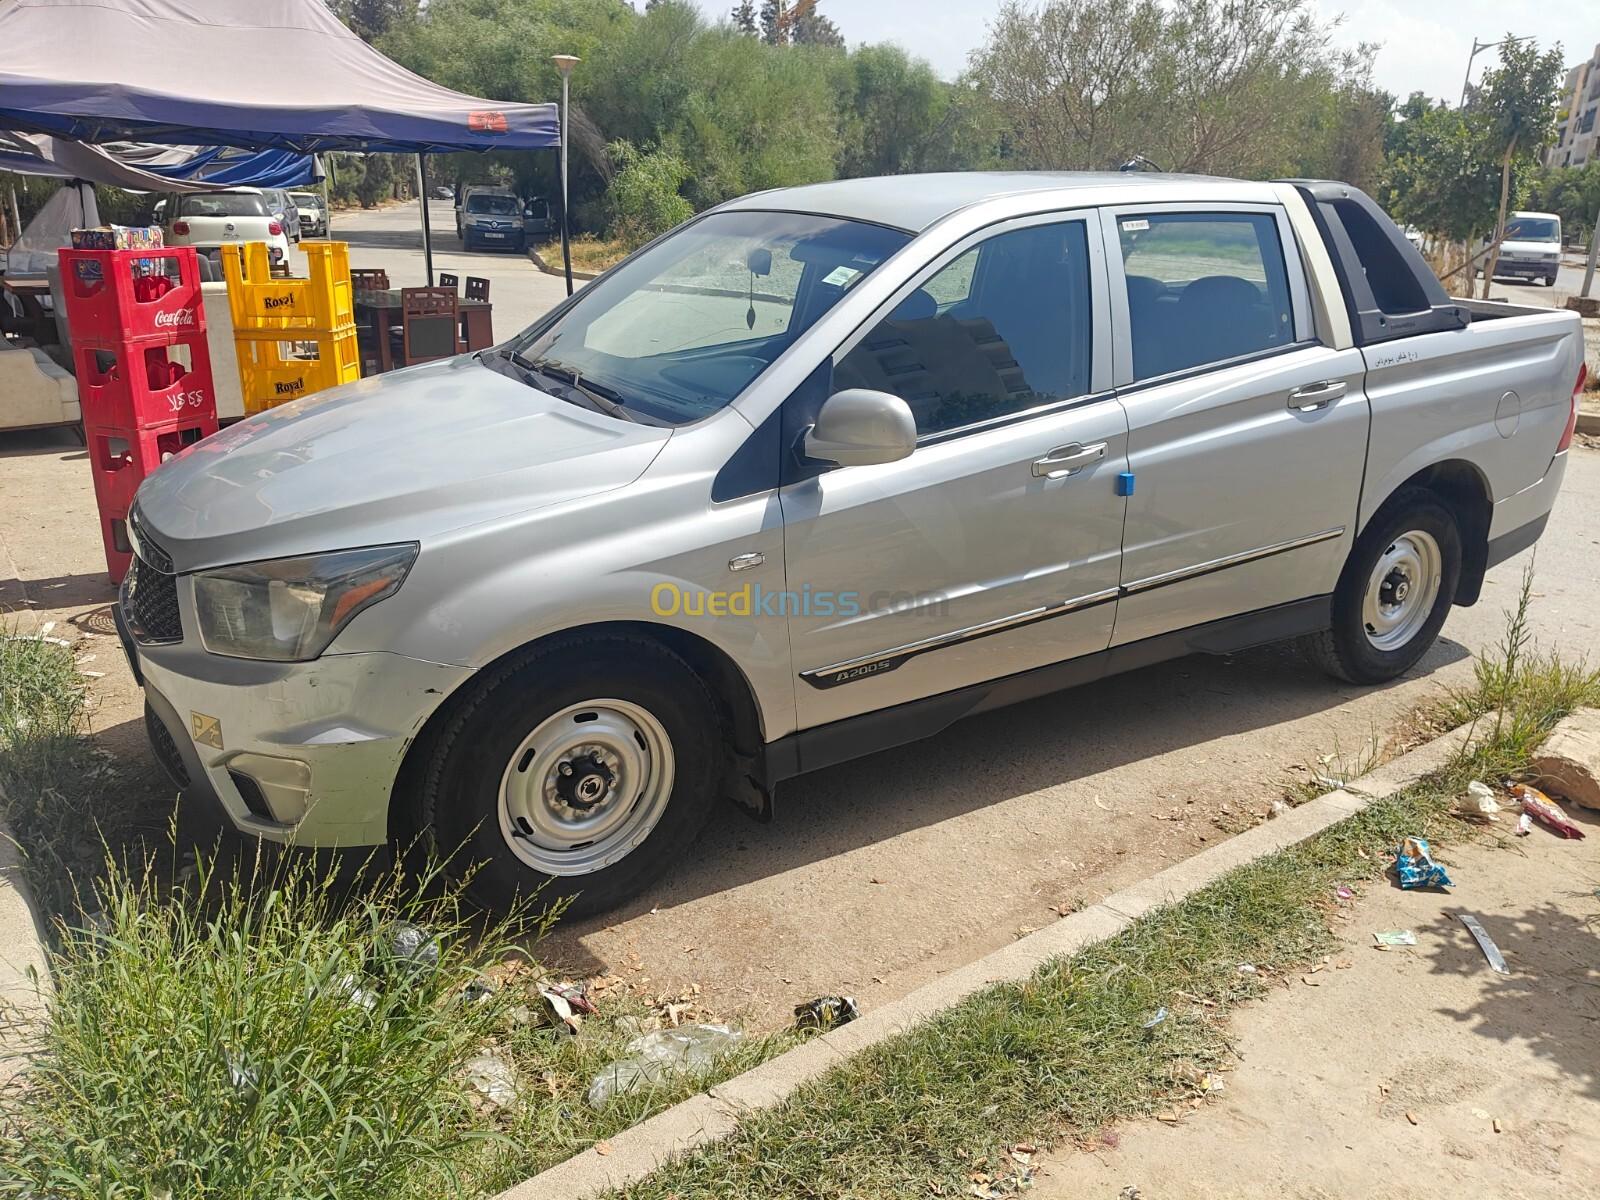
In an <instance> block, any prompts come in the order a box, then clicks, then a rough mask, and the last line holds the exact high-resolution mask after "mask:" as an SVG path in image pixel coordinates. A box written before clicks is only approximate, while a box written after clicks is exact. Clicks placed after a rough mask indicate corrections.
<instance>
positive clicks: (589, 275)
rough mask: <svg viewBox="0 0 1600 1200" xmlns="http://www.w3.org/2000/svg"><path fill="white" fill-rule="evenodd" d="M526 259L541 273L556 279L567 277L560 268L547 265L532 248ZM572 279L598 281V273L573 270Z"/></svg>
mask: <svg viewBox="0 0 1600 1200" xmlns="http://www.w3.org/2000/svg"><path fill="white" fill-rule="evenodd" d="M528 257H529V258H530V259H531V260H532V261H533V265H534V266H536V267H538V268H539V270H541V271H543V272H544V273H545V274H546V275H555V276H557V277H559V278H561V279H565V278H566V277H567V273H566V272H565V271H563V270H562V269H561V268H560V267H552V266H551V265H550V264H549V263H547V262H545V260H544V256H543V255H541V254H540V253H539V252H538V251H537V250H535V249H534V248H533V247H532V246H529V247H528ZM572 277H573V278H574V279H598V278H600V276H599V274H598V272H595V271H580V270H578V269H577V268H573V271H572Z"/></svg>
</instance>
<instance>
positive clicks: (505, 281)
mask: <svg viewBox="0 0 1600 1200" xmlns="http://www.w3.org/2000/svg"><path fill="white" fill-rule="evenodd" d="M417 207H418V206H417V203H416V201H414V200H412V201H407V202H406V203H404V204H395V205H391V206H389V207H387V208H376V209H350V210H347V211H340V212H336V213H334V214H333V229H332V232H331V234H330V236H331V237H332V238H333V239H334V240H336V241H342V242H348V243H349V244H350V265H351V266H353V267H382V268H384V269H385V270H387V271H388V272H389V282H390V283H391V284H393V285H394V286H395V287H421V286H422V285H423V284H424V283H426V282H427V277H426V272H425V270H424V264H423V257H422V219H421V215H420V214H419V213H418V211H417ZM428 208H429V210H430V211H429V215H430V216H431V218H432V220H431V221H430V226H431V229H432V232H433V269H434V271H435V272H439V271H452V272H454V273H455V274H457V275H459V276H461V277H462V278H465V277H466V276H468V275H481V276H483V277H484V278H486V279H488V280H489V285H490V286H489V298H490V299H491V300H493V301H494V330H495V336H496V338H498V339H501V340H503V339H505V338H507V337H510V336H511V335H512V334H513V333H515V332H516V331H517V330H519V329H522V328H525V327H526V326H528V325H529V324H531V323H532V322H533V320H534V319H535V318H536V317H538V316H539V315H540V314H541V313H543V312H545V311H546V310H548V309H549V308H551V307H552V306H553V305H555V304H557V303H559V302H560V301H561V300H562V299H563V298H564V297H565V296H566V294H567V288H566V281H565V280H563V279H561V278H559V277H557V276H555V275H546V274H544V273H543V272H542V271H540V270H539V268H538V267H536V266H534V264H533V263H532V261H531V260H529V258H528V257H527V255H525V254H516V253H512V252H511V251H505V250H502V251H493V250H465V249H463V248H462V246H461V239H459V238H458V237H456V226H455V215H454V214H455V209H454V208H453V207H452V205H451V203H450V202H449V201H448V200H433V201H429V204H428ZM290 256H291V258H292V260H293V263H294V266H293V270H294V273H295V274H300V275H303V274H304V273H305V270H306V265H305V256H304V255H303V254H301V253H300V252H299V251H298V250H291V251H290ZM578 282H579V283H580V285H581V282H582V281H581V280H580V281H578Z"/></svg>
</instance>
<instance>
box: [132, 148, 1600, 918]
mask: <svg viewBox="0 0 1600 1200" xmlns="http://www.w3.org/2000/svg"><path fill="white" fill-rule="evenodd" d="M1582 363H1583V336H1582V328H1581V324H1580V321H1579V319H1578V316H1577V314H1575V313H1571V312H1561V311H1555V310H1550V309H1543V308H1532V307H1519V306H1516V305H1510V304H1502V303H1492V302H1475V301H1464V300H1452V299H1450V298H1449V297H1447V296H1446V295H1445V293H1444V292H1443V290H1442V289H1441V287H1440V285H1439V283H1438V281H1437V280H1436V279H1435V278H1434V277H1433V275H1432V274H1431V273H1430V272H1429V271H1428V269H1427V267H1426V266H1425V265H1424V263H1423V262H1422V260H1421V258H1420V256H1419V255H1418V254H1417V253H1416V251H1415V249H1414V248H1413V247H1412V246H1411V245H1410V244H1409V243H1408V242H1407V241H1406V239H1405V237H1404V236H1403V235H1402V234H1401V232H1400V231H1399V230H1398V229H1397V228H1396V227H1395V226H1394V224H1393V223H1392V222H1391V221H1390V220H1389V218H1388V217H1387V216H1385V215H1384V213H1383V212H1382V211H1381V210H1380V209H1379V208H1378V206H1377V205H1376V204H1374V203H1373V202H1372V201H1371V200H1370V199H1368V198H1367V197H1366V196H1365V195H1363V194H1362V193H1361V192H1359V191H1357V190H1356V189H1354V188H1351V187H1348V186H1345V185H1343V184H1337V183H1318V182H1306V181H1296V182H1280V183H1259V182H1258V183H1245V182H1233V181H1227V180H1204V179H1196V178H1190V177H1181V176H1166V177H1163V176H1158V175H1151V174H1139V175H1131V174H1129V175H1074V174H1040V175H1028V174H995V175H987V174H971V175H932V176H920V177H919V176H902V177H898V178H890V179H855V180H848V181H840V182H834V183H825V184H816V185H811V186H805V187H796V188H790V189H783V190H777V191H768V192H764V193H761V194H760V195H758V196H752V197H747V198H744V199H741V200H735V201H733V202H731V203H728V204H724V205H722V206H721V207H719V208H716V209H713V210H712V211H710V212H707V213H704V214H702V215H700V216H698V217H696V218H695V219H694V220H692V221H690V222H689V223H687V224H685V225H684V226H682V227H680V228H679V229H677V230H676V231H674V232H672V233H671V234H669V235H668V236H666V237H664V238H662V239H659V240H657V241H655V242H653V243H651V244H650V245H648V246H647V247H646V248H644V249H643V250H641V251H639V252H637V253H636V254H634V255H633V256H631V257H630V258H628V259H627V260H625V261H624V262H623V263H622V264H620V265H619V266H617V267H615V268H613V269H612V270H610V271H608V272H607V273H606V274H605V275H603V276H601V277H600V279H598V280H597V281H595V282H594V283H591V284H589V285H588V286H587V287H585V288H584V289H583V290H582V291H581V292H579V293H578V295H577V296H576V297H575V298H574V299H573V300H571V301H569V302H567V303H564V304H562V305H560V306H558V307H557V308H555V309H554V310H552V312H551V313H549V314H548V315H546V316H545V317H543V318H542V319H541V320H539V321H538V322H537V323H535V324H534V325H533V326H532V327H531V328H529V329H528V330H527V331H525V332H524V333H522V334H521V335H519V336H517V337H514V338H512V339H511V340H510V341H508V342H507V343H506V344H505V345H504V346H502V347H500V348H498V349H496V350H493V351H482V352H479V353H477V354H474V355H462V356H458V357H455V358H452V359H448V360H445V361H441V362H437V363H431V364H427V365H424V366H421V367H418V368H416V369H412V370H408V371H405V372H402V373H398V374H395V375H392V376H384V377H381V378H378V379H369V380H363V381H361V382H359V383H356V384H351V385H349V386H346V387H343V388H339V389H335V390H333V391H329V392H326V393H323V394H321V395H318V396H313V397H308V398H307V399H305V400H300V401H295V402H293V403H290V404H287V405H284V406H282V407H278V408H274V409H272V410H270V411H268V412H265V413H262V414H259V415H257V416H255V417H252V418H250V419H248V420H245V421H243V422H241V423H240V424H238V425H235V426H233V427H232V428H230V429H228V430H225V431H223V432H222V433H220V434H217V435H215V436H213V437H211V438H209V439H207V440H206V441H205V442H202V443H201V444H200V445H199V446H198V447H196V448H195V449H193V450H191V451H189V452H188V453H186V454H184V455H182V456H180V457H178V458H175V459H173V460H172V461H170V462H168V463H167V464H166V465H165V466H163V467H161V468H160V469H159V470H158V471H156V472H155V473H153V474H152V475H151V477H150V478H149V479H148V480H146V481H145V483H144V485H143V486H142V487H141V488H140V490H139V492H138V495H137V497H136V502H135V505H134V508H133V512H132V514H131V517H130V536H131V538H132V540H133V542H134V544H135V546H136V550H137V556H136V559H135V562H134V565H133V568H132V570H131V571H130V573H129V576H128V580H127V582H126V583H125V584H124V585H123V591H122V596H121V600H120V603H119V606H118V614H119V621H120V623H121V628H122V629H123V630H124V632H125V642H124V644H125V645H126V647H127V649H128V652H129V654H130V656H131V658H132V660H133V663H134V665H135V671H136V673H137V674H138V675H139V676H140V678H141V679H142V682H143V686H144V689H145V696H146V699H147V702H148V706H149V707H148V722H149V726H150V730H151V736H152V740H153V743H154V745H155V746H156V747H157V751H158V753H159V754H160V755H161V757H162V759H163V761H164V762H166V763H167V764H168V768H169V769H170V770H171V772H172V773H173V776H174V778H175V779H177V780H178V782H179V783H180V785H182V786H184V787H185V788H187V789H188V791H189V793H190V794H191V796H199V797H206V796H214V797H215V799H216V801H217V803H219V804H220V805H221V807H222V809H223V810H224V811H225V812H226V813H227V815H228V817H229V818H230V819H231V820H232V822H233V823H234V824H235V825H237V826H238V827H239V828H240V829H242V830H245V831H247V832H252V833H256V834H259V835H261V836H263V837H266V838H269V839H273V840H277V841H294V842H295V843H297V844H299V845H312V846H317V845H369V844H375V843H380V842H382V841H384V840H385V839H386V838H392V839H395V840H396V841H398V842H400V843H402V844H404V843H408V842H410V841H412V840H413V839H414V838H416V837H417V836H419V835H425V836H427V837H431V838H432V839H433V840H434V842H435V843H436V844H437V845H438V846H440V847H441V848H442V849H443V850H445V851H447V852H453V851H457V850H459V851H460V852H459V853H458V854H455V856H454V857H453V858H452V859H451V861H452V863H454V864H455V865H456V866H457V867H459V868H463V869H464V868H466V867H468V866H469V865H471V864H474V863H482V864H483V868H482V870H481V871H480V872H479V873H478V874H476V875H475V876H474V877H473V878H472V879H471V882H470V889H471V892H472V894H473V895H474V896H476V897H477V898H478V899H479V900H481V901H482V902H484V903H485V904H488V905H504V904H506V903H508V902H509V901H510V899H511V898H512V897H513V896H515V895H520V894H527V893H528V892H529V891H530V890H531V889H533V888H536V887H539V886H541V885H548V890H547V891H546V892H545V893H544V895H545V897H546V899H553V898H555V897H557V896H574V895H575V896H577V897H578V905H579V908H580V909H581V910H588V911H593V910H596V909H602V908H605V907H607V906H610V905H614V904H616V903H618V902H619V901H621V900H622V899H624V898H625V897H628V896H630V895H632V894H634V893H635V892H637V891H638V890H639V889H640V888H642V887H643V886H644V885H645V884H646V883H648V882H649V881H650V880H651V879H653V878H654V877H656V876H657V875H659V874H660V873H661V872H662V871H664V870H665V869H667V868H668V867H670V866H671V865H672V864H673V863H674V862H676V861H678V860H679V859H680V858H681V857H682V856H683V855H684V854H685V852H686V850H687V847H688V846H689V843H690V842H691V841H692V839H693V838H694V837H695V835H696V833H697V832H698V831H699V830H700V828H701V827H702V826H703V825H704V824H705V822H706V821H707V820H708V819H709V817H710V816H711V814H712V813H713V811H718V810H716V809H715V802H716V801H717V800H718V798H720V797H729V798H733V799H735V800H737V801H738V802H739V803H740V804H741V805H742V806H745V807H747V808H749V809H752V810H755V811H757V812H761V813H766V812H770V809H771V803H772V800H771V797H772V793H773V789H774V788H775V787H776V786H777V785H778V784H779V783H780V782H782V781H783V780H785V779H788V778H790V777H792V776H795V775H798V774H800V773H802V772H806V771H812V770H816V769H818V768H820V767H825V766H829V765H831V764H835V763H840V762H844V761H846V760H849V759H852V758H855V757H857V756H859V755H863V754H869V753H871V752H873V751H875V750H878V749H880V748H884V747H888V746H894V745H897V744H900V743H905V742H910V741H912V740H914V739H917V738H923V737H928V736H930V735H933V734H936V733H938V732H940V731H941V730H943V729H945V728H946V727H947V726H949V725H950V724H951V723H953V722H955V721H957V720H959V719H960V718H962V717H964V716H966V715H969V714H972V713H977V712H982V711H984V710H986V709H992V708H997V707H999V706H1002V705H1006V704H1010V703H1013V702H1015V701H1019V700H1022V699H1025V698H1028V697H1031V696H1036V695H1038V694H1040V693H1042V692H1047V691H1050V690H1052V689H1055V688H1060V687H1065V686H1071V685H1075V684H1079V683H1084V682H1089V681H1093V680H1098V679H1101V678H1103V677H1105V676H1106V675H1108V674H1111V673H1115V672H1118V671H1123V670H1127V669H1130V668H1135V667H1140V666H1144V665H1146V664H1149V663H1153V662H1156V661H1159V660H1161V659H1165V658H1170V657H1174V656H1177V655H1183V654H1189V653H1195V652H1203V653H1227V652H1231V651H1235V650H1238V649H1241V648H1243V647H1247V646H1254V645H1257V644H1260V643H1264V642H1271V641H1277V640H1280V639H1299V640H1300V641H1301V643H1302V644H1303V645H1304V646H1305V648H1306V649H1307V651H1308V653H1309V655H1310V657H1311V658H1312V659H1313V660H1314V661H1315V662H1316V663H1318V664H1320V665H1321V666H1322V667H1323V668H1325V669H1326V670H1327V671H1328V672H1329V673H1330V674H1332V675H1333V676H1335V677H1336V678H1339V679H1341V680H1344V681H1347V682H1350V683H1356V684H1363V685H1370V684H1377V683H1382V682H1384V681H1386V680H1391V679H1394V678H1396V677H1397V676H1399V675H1400V674H1402V673H1403V672H1405V671H1407V670H1409V669H1410V668H1412V667H1413V666H1415V665H1416V663H1417V662H1418V660H1419V659H1420V658H1421V657H1422V655H1423V654H1424V652H1425V651H1427V649H1428V648H1429V647H1430V646H1431V645H1432V644H1433V642H1434V640H1435V638H1436V637H1437V636H1438V634H1439V631H1440V627H1441V626H1442V625H1443V624H1444V622H1445V619H1446V617H1447V616H1448V615H1449V612H1450V608H1451V606H1452V605H1455V604H1462V605H1470V604H1473V603H1475V602H1476V601H1477V599H1478V596H1479V589H1480V587H1481V586H1482V583H1483V578H1484V572H1485V571H1486V570H1487V569H1488V568H1489V567H1491V566H1493V565H1495V564H1496V563H1499V562H1500V561H1502V560H1503V559H1505V558H1507V557H1508V556H1510V555H1512V554H1515V553H1517V552H1518V551H1519V550H1522V549H1524V548H1525V547H1527V546H1529V545H1531V544H1532V543H1533V542H1534V541H1535V540H1536V539H1537V538H1538V537H1539V535H1540V533H1541V531H1542V530H1543V529H1544V526H1545V522H1546V519H1547V517H1548V516H1549V513H1550V508H1551V505H1552V504H1553V502H1554V500H1555V497H1556V493H1557V491H1558V489H1559V488H1560V486H1561V480H1562V475H1563V473H1564V472H1565V470H1566V465H1567V450H1568V447H1569V445H1570V444H1571V441H1572V435H1573V426H1574V421H1575V413H1576V389H1575V385H1577V384H1579V383H1580V381H1581V377H1582ZM1329 702H1330V703H1333V702H1334V701H1333V699H1332V698H1330V701H1329ZM1152 703H1160V700H1159V699H1158V698H1157V699H1153V700H1152Z"/></svg>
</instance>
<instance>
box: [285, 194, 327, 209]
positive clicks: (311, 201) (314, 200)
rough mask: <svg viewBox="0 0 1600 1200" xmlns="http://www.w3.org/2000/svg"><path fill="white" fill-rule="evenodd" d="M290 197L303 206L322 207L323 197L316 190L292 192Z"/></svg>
mask: <svg viewBox="0 0 1600 1200" xmlns="http://www.w3.org/2000/svg"><path fill="white" fill-rule="evenodd" d="M289 199H291V200H293V201H294V202H295V203H296V204H297V205H299V206H300V207H301V208H321V207H322V197H321V196H319V195H317V194H316V193H315V192H290V193H289Z"/></svg>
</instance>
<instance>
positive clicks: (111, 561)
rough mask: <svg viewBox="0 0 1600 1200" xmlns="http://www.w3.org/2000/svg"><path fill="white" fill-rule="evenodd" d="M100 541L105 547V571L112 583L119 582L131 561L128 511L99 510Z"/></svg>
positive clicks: (131, 549)
mask: <svg viewBox="0 0 1600 1200" xmlns="http://www.w3.org/2000/svg"><path fill="white" fill-rule="evenodd" d="M100 541H101V543H102V544H103V545H104V546H105V549H106V571H107V572H108V573H109V574H110V575H111V582H112V583H121V582H122V580H123V578H124V577H125V576H126V575H127V574H128V567H129V566H131V565H132V563H133V546H132V545H131V544H130V543H129V542H128V513H127V510H126V509H124V510H123V511H122V512H120V513H108V512H106V511H105V509H104V508H102V509H101V510H100Z"/></svg>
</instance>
